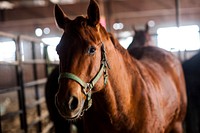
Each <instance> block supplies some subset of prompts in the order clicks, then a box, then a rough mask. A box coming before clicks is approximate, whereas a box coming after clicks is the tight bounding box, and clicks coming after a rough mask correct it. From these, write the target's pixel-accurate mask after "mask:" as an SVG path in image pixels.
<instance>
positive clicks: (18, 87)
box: [0, 86, 21, 94]
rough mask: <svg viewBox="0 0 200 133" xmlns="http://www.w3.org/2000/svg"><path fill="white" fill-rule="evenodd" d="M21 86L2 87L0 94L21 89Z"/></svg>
mask: <svg viewBox="0 0 200 133" xmlns="http://www.w3.org/2000/svg"><path fill="white" fill-rule="evenodd" d="M20 89H21V87H20V86H15V87H10V88H0V94H4V93H8V92H12V91H18V90H20Z"/></svg>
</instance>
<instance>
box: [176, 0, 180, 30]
mask: <svg viewBox="0 0 200 133" xmlns="http://www.w3.org/2000/svg"><path fill="white" fill-rule="evenodd" d="M179 5H180V1H179V0H175V7H176V26H177V27H179V26H180V13H179V12H180V11H179Z"/></svg>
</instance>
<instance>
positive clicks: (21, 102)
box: [15, 37, 28, 133]
mask: <svg viewBox="0 0 200 133" xmlns="http://www.w3.org/2000/svg"><path fill="white" fill-rule="evenodd" d="M20 53H21V49H20V38H19V37H18V38H17V41H16V56H15V57H16V60H18V61H19V65H18V66H16V72H17V74H16V75H17V77H16V78H17V84H18V85H19V86H20V87H21V89H20V90H18V91H17V92H18V101H19V108H20V110H22V112H23V113H21V114H20V122H21V129H22V130H24V132H25V133H27V132H28V131H27V118H26V107H25V103H26V101H25V94H24V81H23V79H24V78H23V71H22V64H21V54H20Z"/></svg>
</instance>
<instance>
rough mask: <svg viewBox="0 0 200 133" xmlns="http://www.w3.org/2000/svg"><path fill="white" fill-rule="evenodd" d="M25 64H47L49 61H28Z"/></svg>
mask: <svg viewBox="0 0 200 133" xmlns="http://www.w3.org/2000/svg"><path fill="white" fill-rule="evenodd" d="M22 63H23V64H47V61H45V60H43V59H35V60H26V61H23V62H22Z"/></svg>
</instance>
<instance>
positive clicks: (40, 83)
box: [24, 78, 47, 87]
mask: <svg viewBox="0 0 200 133" xmlns="http://www.w3.org/2000/svg"><path fill="white" fill-rule="evenodd" d="M46 81H47V79H46V78H43V79H39V80H35V81H31V82H28V83H25V84H24V87H32V86H35V85H42V84H45V83H46Z"/></svg>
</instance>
